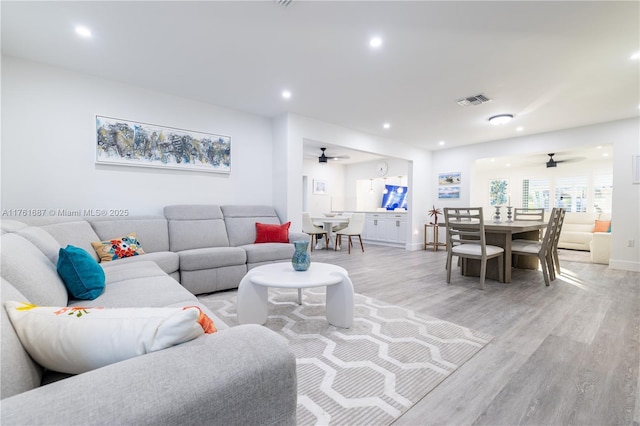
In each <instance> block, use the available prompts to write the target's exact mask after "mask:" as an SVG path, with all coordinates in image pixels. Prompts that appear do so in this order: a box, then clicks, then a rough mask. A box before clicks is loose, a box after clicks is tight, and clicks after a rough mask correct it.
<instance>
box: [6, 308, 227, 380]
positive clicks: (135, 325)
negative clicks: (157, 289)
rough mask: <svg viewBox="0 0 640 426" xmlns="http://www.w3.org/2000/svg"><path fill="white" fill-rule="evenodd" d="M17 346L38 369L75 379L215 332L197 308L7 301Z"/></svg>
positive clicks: (211, 324) (208, 320)
mask: <svg viewBox="0 0 640 426" xmlns="http://www.w3.org/2000/svg"><path fill="white" fill-rule="evenodd" d="M5 307H6V310H7V312H8V314H9V318H10V319H11V323H12V324H13V327H14V329H15V330H16V332H17V334H18V336H19V338H20V341H21V342H22V344H23V346H24V347H25V348H26V349H27V351H28V352H29V354H30V355H31V356H32V358H33V359H35V360H36V361H37V362H38V363H39V364H40V365H42V366H44V367H45V368H48V369H49V370H53V371H58V372H62V373H70V374H80V373H84V372H86V371H90V370H94V369H96V368H100V367H104V366H105V365H109V364H113V363H116V362H119V361H123V360H125V359H129V358H133V357H135V356H139V355H144V354H146V353H150V352H155V351H158V350H161V349H165V348H168V347H170V346H174V345H178V344H180V343H184V342H187V341H189V340H193V339H195V338H196V337H199V336H202V335H203V334H204V333H205V331H206V332H207V333H209V334H210V333H213V332H215V327H213V323H212V322H211V320H210V319H208V318H207V317H206V315H204V314H203V313H202V311H201V310H200V308H199V307H197V306H185V307H178V308H120V309H119V308H115V309H104V308H92V307H66V306H64V307H50V306H35V305H32V304H27V303H22V302H16V301H7V302H5Z"/></svg>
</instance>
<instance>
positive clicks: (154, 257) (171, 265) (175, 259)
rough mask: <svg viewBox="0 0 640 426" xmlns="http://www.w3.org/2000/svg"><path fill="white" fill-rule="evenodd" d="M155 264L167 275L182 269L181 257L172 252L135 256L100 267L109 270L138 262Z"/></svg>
mask: <svg viewBox="0 0 640 426" xmlns="http://www.w3.org/2000/svg"><path fill="white" fill-rule="evenodd" d="M148 261H153V262H155V263H156V264H157V265H158V266H159V267H160V269H162V270H163V271H164V272H166V273H167V274H173V273H174V272H176V271H177V270H178V269H179V268H180V256H179V255H178V253H174V252H172V251H158V252H155V253H145V255H144V256H133V257H125V258H124V259H119V260H118V261H117V262H101V263H100V266H102V267H103V268H109V267H110V266H112V265H118V264H120V265H121V264H127V263H136V262H148Z"/></svg>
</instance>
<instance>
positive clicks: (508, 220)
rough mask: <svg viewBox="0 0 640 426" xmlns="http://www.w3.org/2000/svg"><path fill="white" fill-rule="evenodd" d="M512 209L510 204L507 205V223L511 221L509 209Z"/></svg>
mask: <svg viewBox="0 0 640 426" xmlns="http://www.w3.org/2000/svg"><path fill="white" fill-rule="evenodd" d="M512 209H513V207H512V206H507V220H506V222H507V223H513V219H511V218H512V217H513V216H512V214H511V210H512Z"/></svg>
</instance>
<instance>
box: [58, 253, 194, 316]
mask: <svg viewBox="0 0 640 426" xmlns="http://www.w3.org/2000/svg"><path fill="white" fill-rule="evenodd" d="M116 263H118V262H116ZM103 269H104V272H105V279H106V282H107V286H106V290H105V292H104V293H102V294H101V295H100V296H99V297H97V298H96V299H94V300H70V301H69V306H104V307H108V308H127V307H139V306H148V307H163V306H167V305H169V304H173V303H177V302H188V303H191V304H193V302H194V301H196V300H197V299H196V297H195V296H194V295H193V294H191V293H190V292H189V291H188V290H187V289H185V288H184V287H183V286H181V285H180V283H178V282H177V281H176V280H174V279H173V278H171V277H169V276H167V274H165V273H164V272H163V271H162V269H160V267H159V266H158V265H156V264H155V263H154V262H138V263H129V264H121V265H113V266H109V267H106V268H103Z"/></svg>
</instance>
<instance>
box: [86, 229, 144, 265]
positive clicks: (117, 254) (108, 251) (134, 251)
mask: <svg viewBox="0 0 640 426" xmlns="http://www.w3.org/2000/svg"><path fill="white" fill-rule="evenodd" d="M91 245H92V246H93V249H94V250H95V251H96V253H98V257H99V258H100V261H101V262H109V261H112V260H118V259H123V258H125V257H131V256H139V255H141V254H144V250H142V246H141V245H140V241H138V237H137V236H136V233H135V232H130V233H129V234H127V235H123V236H122V237H118V238H114V239H112V240H108V241H98V242H94V243H91Z"/></svg>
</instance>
